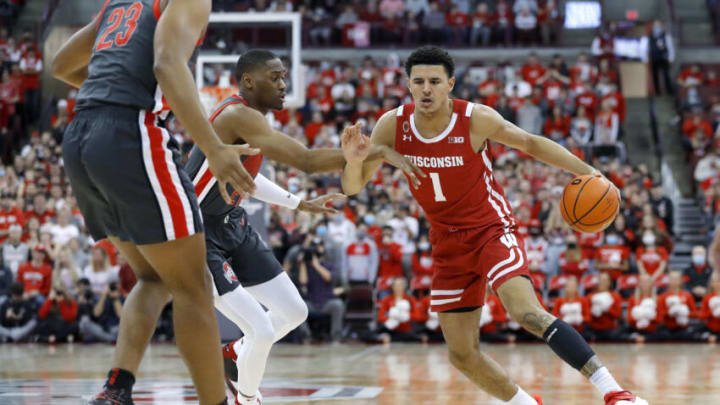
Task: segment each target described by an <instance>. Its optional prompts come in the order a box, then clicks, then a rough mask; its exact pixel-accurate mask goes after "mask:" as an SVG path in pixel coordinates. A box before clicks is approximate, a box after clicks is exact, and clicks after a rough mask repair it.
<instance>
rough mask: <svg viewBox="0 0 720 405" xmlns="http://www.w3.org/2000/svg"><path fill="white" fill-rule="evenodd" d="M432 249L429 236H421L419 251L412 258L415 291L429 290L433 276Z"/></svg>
mask: <svg viewBox="0 0 720 405" xmlns="http://www.w3.org/2000/svg"><path fill="white" fill-rule="evenodd" d="M431 249H432V247H431V246H430V242H429V241H428V237H427V235H422V236H420V239H418V243H417V251H416V252H415V254H414V255H413V257H412V263H413V264H412V273H413V282H412V284H411V288H413V289H418V288H420V289H429V288H430V282H431V281H432V274H433V258H432V251H431Z"/></svg>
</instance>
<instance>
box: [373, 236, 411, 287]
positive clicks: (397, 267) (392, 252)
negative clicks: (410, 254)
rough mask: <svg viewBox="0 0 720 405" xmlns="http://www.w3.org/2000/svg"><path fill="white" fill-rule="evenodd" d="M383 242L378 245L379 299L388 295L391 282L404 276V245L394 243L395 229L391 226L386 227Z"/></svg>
mask: <svg viewBox="0 0 720 405" xmlns="http://www.w3.org/2000/svg"><path fill="white" fill-rule="evenodd" d="M382 235H383V236H382V240H381V241H380V245H378V256H379V259H380V260H379V267H378V281H377V290H378V298H381V297H380V296H381V295H382V296H384V295H386V294H387V290H388V289H389V288H390V281H391V280H392V279H393V278H395V277H402V276H403V274H404V273H403V267H402V258H403V253H402V245H401V244H399V243H397V242H393V239H392V235H393V229H392V227H390V226H387V225H386V226H384V227H383V231H382Z"/></svg>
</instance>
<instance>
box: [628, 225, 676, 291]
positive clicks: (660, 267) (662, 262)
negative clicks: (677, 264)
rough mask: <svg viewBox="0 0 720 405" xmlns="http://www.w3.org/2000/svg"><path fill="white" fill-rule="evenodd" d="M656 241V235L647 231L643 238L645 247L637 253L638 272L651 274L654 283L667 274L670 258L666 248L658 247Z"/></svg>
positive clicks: (640, 248)
mask: <svg viewBox="0 0 720 405" xmlns="http://www.w3.org/2000/svg"><path fill="white" fill-rule="evenodd" d="M656 241H657V238H656V237H655V234H654V233H653V232H652V231H650V230H646V231H645V232H644V233H643V236H642V243H643V246H641V247H639V248H638V249H637V251H636V252H635V261H636V262H637V267H638V271H639V272H640V274H649V275H650V277H651V278H652V280H653V282H654V281H655V280H657V279H659V278H660V277H662V276H663V274H665V270H666V269H667V263H668V257H669V256H668V252H667V250H665V248H664V247H662V246H656Z"/></svg>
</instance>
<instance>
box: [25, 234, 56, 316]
mask: <svg viewBox="0 0 720 405" xmlns="http://www.w3.org/2000/svg"><path fill="white" fill-rule="evenodd" d="M46 256H47V251H46V250H45V246H43V245H41V244H37V245H35V248H33V250H32V253H31V257H32V259H31V260H30V261H29V262H27V263H25V264H22V265H20V267H19V268H18V273H17V280H18V282H19V283H21V284H22V285H23V286H24V287H25V295H26V296H28V297H31V298H33V299H34V300H35V301H36V302H37V303H38V304H41V303H42V302H43V301H45V297H47V296H48V294H50V286H51V285H52V267H50V266H48V265H47V264H46V263H45V257H46Z"/></svg>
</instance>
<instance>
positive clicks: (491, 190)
mask: <svg viewBox="0 0 720 405" xmlns="http://www.w3.org/2000/svg"><path fill="white" fill-rule="evenodd" d="M452 101H453V111H452V116H451V118H450V123H449V124H448V126H447V128H445V130H444V131H443V132H442V133H440V134H439V135H437V136H435V137H434V138H424V137H422V136H421V135H420V133H419V131H418V130H417V128H416V126H415V115H414V110H415V105H414V104H412V103H410V104H405V105H402V106H400V107H399V108H398V109H397V113H396V119H397V125H396V135H395V150H397V151H398V152H399V153H401V154H403V155H404V156H405V157H407V158H408V159H410V160H411V161H412V162H413V163H415V164H416V165H417V166H418V167H419V168H420V169H421V170H422V171H423V172H425V174H427V176H428V177H427V178H425V179H422V183H421V185H420V187H419V188H418V189H414V188H412V187H410V191H411V192H412V194H413V196H414V197H415V199H416V200H417V201H418V203H419V204H420V205H421V206H422V207H423V209H424V210H425V213H426V215H427V218H428V220H429V221H430V223H431V225H432V226H433V228H436V229H443V230H456V229H469V228H479V227H486V226H499V227H501V228H514V226H515V219H514V217H513V215H512V211H511V210H510V204H509V203H508V201H507V200H506V199H505V195H504V193H503V190H502V187H501V186H500V185H499V184H498V183H497V182H496V181H495V179H494V177H493V172H492V161H491V159H492V155H491V153H490V150H489V147H488V146H487V143H486V145H485V147H484V148H483V149H482V150H481V151H480V152H477V153H476V152H475V151H473V148H472V145H471V143H470V118H471V115H472V111H473V107H474V104H473V103H469V102H467V101H463V100H457V99H453V100H452Z"/></svg>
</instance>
